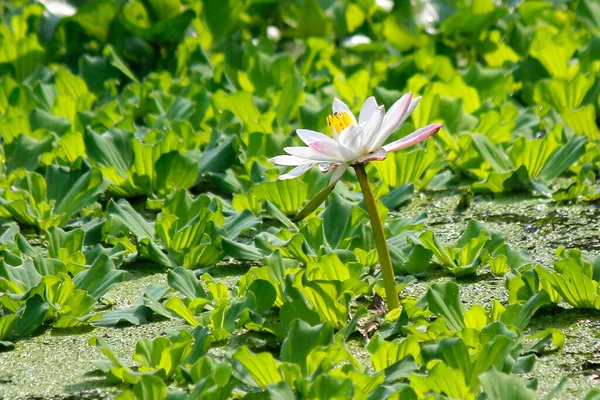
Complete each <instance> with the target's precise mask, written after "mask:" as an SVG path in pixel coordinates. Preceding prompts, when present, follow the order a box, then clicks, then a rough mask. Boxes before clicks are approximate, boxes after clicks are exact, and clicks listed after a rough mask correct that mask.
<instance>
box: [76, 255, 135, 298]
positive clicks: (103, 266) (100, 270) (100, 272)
mask: <svg viewBox="0 0 600 400" xmlns="http://www.w3.org/2000/svg"><path fill="white" fill-rule="evenodd" d="M123 277H124V273H123V271H117V270H116V269H115V265H114V263H113V262H112V261H111V259H110V258H108V256H107V255H105V254H100V255H99V256H98V258H97V259H96V261H94V263H93V264H92V265H91V266H90V268H89V269H87V270H85V271H82V272H80V273H79V274H77V275H76V276H75V277H74V278H73V281H74V282H75V284H76V287H77V288H78V289H82V290H85V291H86V292H88V294H89V295H90V296H92V297H94V298H96V299H99V298H101V297H102V296H104V295H105V294H106V292H108V291H109V290H110V288H111V287H113V286H114V285H116V284H117V283H119V282H122V281H123Z"/></svg>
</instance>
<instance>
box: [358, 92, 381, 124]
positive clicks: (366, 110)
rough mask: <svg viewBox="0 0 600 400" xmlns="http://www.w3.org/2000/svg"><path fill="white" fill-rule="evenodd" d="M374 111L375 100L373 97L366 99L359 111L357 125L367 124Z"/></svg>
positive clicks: (375, 107) (375, 106)
mask: <svg viewBox="0 0 600 400" xmlns="http://www.w3.org/2000/svg"><path fill="white" fill-rule="evenodd" d="M376 109H377V101H376V100H375V96H371V97H369V98H368V99H366V100H365V102H364V103H363V105H362V107H361V109H360V114H359V116H358V123H359V124H360V125H362V124H363V123H366V122H368V121H369V120H370V119H371V116H372V115H373V113H374V112H375V110H376Z"/></svg>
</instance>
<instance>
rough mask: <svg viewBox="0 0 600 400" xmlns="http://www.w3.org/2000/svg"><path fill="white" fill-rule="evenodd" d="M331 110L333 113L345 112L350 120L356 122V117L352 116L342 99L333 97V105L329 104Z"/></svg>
mask: <svg viewBox="0 0 600 400" xmlns="http://www.w3.org/2000/svg"><path fill="white" fill-rule="evenodd" d="M331 110H332V111H333V113H334V114H335V113H336V112H346V113H348V115H349V116H350V118H351V119H352V122H353V123H355V124H356V118H354V114H352V111H350V107H348V106H347V105H346V103H344V102H343V101H341V100H340V99H338V98H337V97H336V98H335V99H333V105H332V106H331Z"/></svg>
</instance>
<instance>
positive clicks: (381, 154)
mask: <svg viewBox="0 0 600 400" xmlns="http://www.w3.org/2000/svg"><path fill="white" fill-rule="evenodd" d="M386 157H387V151H385V150H384V149H379V150H377V151H376V152H374V153H371V154H369V155H367V156H363V157H361V158H359V159H358V160H356V162H357V163H366V162H368V161H383V160H385V158H386Z"/></svg>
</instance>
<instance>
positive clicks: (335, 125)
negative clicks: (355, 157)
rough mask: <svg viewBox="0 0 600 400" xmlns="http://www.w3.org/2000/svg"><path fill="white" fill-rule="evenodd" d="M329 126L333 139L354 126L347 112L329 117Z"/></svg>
mask: <svg viewBox="0 0 600 400" xmlns="http://www.w3.org/2000/svg"><path fill="white" fill-rule="evenodd" d="M327 125H329V129H331V134H332V135H333V137H334V138H337V137H338V136H339V135H340V133H341V132H342V131H343V130H344V129H345V128H347V127H348V126H350V125H352V119H351V118H350V116H349V115H348V113H347V112H345V111H342V112H336V113H333V114H332V115H330V116H328V117H327Z"/></svg>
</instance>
